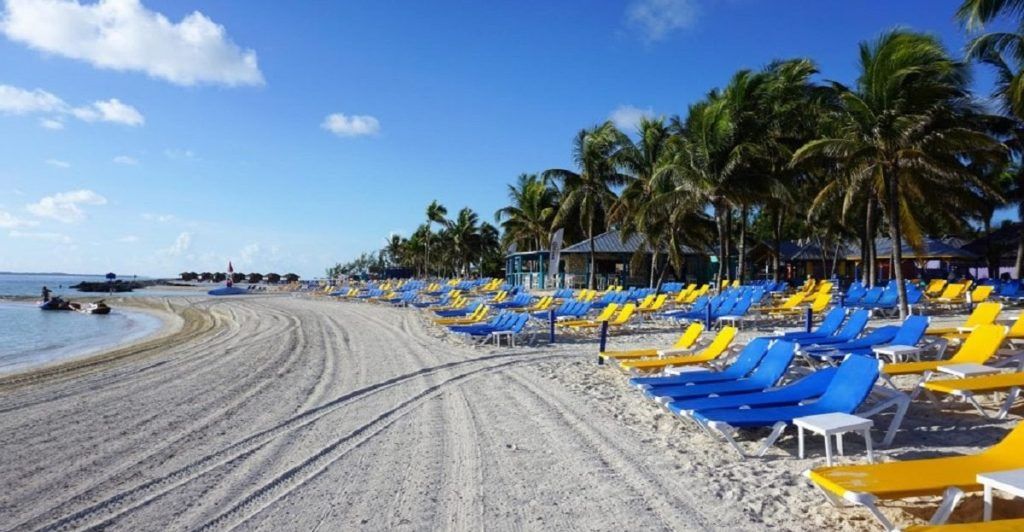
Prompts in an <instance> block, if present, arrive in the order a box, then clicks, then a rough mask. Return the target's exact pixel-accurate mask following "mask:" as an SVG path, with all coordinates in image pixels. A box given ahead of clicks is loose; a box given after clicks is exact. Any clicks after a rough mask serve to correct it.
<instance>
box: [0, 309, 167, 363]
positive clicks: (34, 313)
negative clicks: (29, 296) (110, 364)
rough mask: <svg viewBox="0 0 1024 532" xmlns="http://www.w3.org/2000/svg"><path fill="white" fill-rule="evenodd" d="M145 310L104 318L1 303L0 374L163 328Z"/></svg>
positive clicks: (82, 352)
mask: <svg viewBox="0 0 1024 532" xmlns="http://www.w3.org/2000/svg"><path fill="white" fill-rule="evenodd" d="M161 324H162V323H161V321H160V320H159V319H158V318H155V317H153V316H151V315H149V314H145V313H142V312H132V311H125V310H121V309H114V311H113V312H111V313H110V314H108V315H106V316H94V315H89V314H81V313H78V312H67V311H44V310H40V309H39V308H37V307H36V306H35V305H34V304H31V303H3V302H0V374H4V373H12V372H17V371H23V370H26V369H30V368H32V367H35V366H40V365H44V364H48V363H51V362H56V361H60V360H65V359H68V358H73V357H79V356H83V355H87V354H91V353H95V352H98V351H101V350H103V349H105V348H109V347H112V346H115V345H117V344H120V343H124V342H130V341H133V340H137V339H139V338H142V337H144V336H146V335H149V334H152V333H154V332H156V331H157V330H159V328H160V326H161Z"/></svg>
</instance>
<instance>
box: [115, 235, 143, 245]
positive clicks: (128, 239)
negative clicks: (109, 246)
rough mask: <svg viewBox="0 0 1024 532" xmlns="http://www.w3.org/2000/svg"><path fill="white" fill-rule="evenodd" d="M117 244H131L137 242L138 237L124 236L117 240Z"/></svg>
mask: <svg viewBox="0 0 1024 532" xmlns="http://www.w3.org/2000/svg"><path fill="white" fill-rule="evenodd" d="M117 241H118V242H124V243H126V244H132V243H135V242H138V241H139V237H137V236H135V235H125V236H122V237H121V238H118V239H117Z"/></svg>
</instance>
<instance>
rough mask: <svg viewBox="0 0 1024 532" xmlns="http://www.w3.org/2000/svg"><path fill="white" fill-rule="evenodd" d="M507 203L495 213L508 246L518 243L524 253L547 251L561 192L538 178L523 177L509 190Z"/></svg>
mask: <svg viewBox="0 0 1024 532" xmlns="http://www.w3.org/2000/svg"><path fill="white" fill-rule="evenodd" d="M508 200H509V205H508V206H507V207H503V208H501V209H499V210H498V212H496V213H494V219H495V221H497V222H498V223H500V224H501V228H502V229H503V230H504V240H505V244H511V243H513V242H516V243H518V244H519V245H520V246H522V249H521V250H526V249H533V250H540V249H545V248H547V246H548V244H549V242H548V240H549V239H550V231H551V222H552V220H554V217H555V213H556V212H557V211H558V191H557V190H556V189H555V188H554V187H552V186H551V184H550V183H549V182H548V181H547V180H546V179H544V178H542V177H540V176H538V175H537V174H520V175H519V178H518V179H517V180H516V184H515V185H509V186H508Z"/></svg>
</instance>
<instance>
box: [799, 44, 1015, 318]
mask: <svg viewBox="0 0 1024 532" xmlns="http://www.w3.org/2000/svg"><path fill="white" fill-rule="evenodd" d="M966 86H967V72H966V67H965V65H964V64H963V63H961V62H957V61H954V60H953V59H952V58H951V57H950V56H949V54H948V53H947V51H946V50H945V49H944V48H943V47H942V44H941V43H940V42H939V41H938V40H937V39H936V38H935V37H932V36H929V35H924V34H919V33H913V32H910V31H907V30H894V31H891V32H888V33H885V34H883V35H882V36H881V37H880V38H879V39H878V40H876V41H874V42H872V43H862V44H861V47H860V76H859V77H858V79H857V84H856V86H855V87H854V88H848V87H845V86H842V85H839V84H834V90H835V92H836V96H837V100H838V101H839V104H840V110H839V114H838V117H837V120H838V121H839V124H840V128H839V133H838V134H837V135H835V136H833V137H829V138H821V139H818V140H814V141H811V142H809V143H807V144H806V145H804V146H803V147H801V148H800V149H799V150H798V151H797V152H796V153H795V154H794V157H793V163H794V164H795V165H799V164H801V163H803V162H806V161H809V160H813V159H818V160H819V161H823V162H825V163H826V164H836V165H838V166H839V167H840V168H841V171H842V173H843V176H844V177H843V179H841V180H834V181H832V182H831V183H829V184H828V185H826V187H825V189H823V191H822V193H826V191H827V192H832V191H833V189H835V188H837V187H843V186H845V187H846V189H847V190H849V191H851V192H848V193H847V196H848V197H851V198H852V196H850V194H852V193H853V191H859V190H862V189H864V190H867V192H868V194H870V195H871V196H874V197H875V198H877V199H878V203H879V205H880V206H881V209H882V212H883V213H884V214H885V216H886V218H887V222H888V226H889V237H890V239H891V240H892V243H893V273H894V277H895V279H896V284H897V290H898V293H899V307H900V316H901V317H905V316H906V315H907V299H906V287H905V283H904V279H903V269H902V266H901V263H902V259H903V253H902V244H903V240H904V238H905V237H906V238H907V239H908V241H909V242H910V243H911V244H916V245H920V242H921V238H922V237H921V229H920V224H919V223H918V218H917V216H916V210H917V209H916V207H915V204H921V203H924V202H926V201H931V200H933V199H934V198H936V197H940V195H937V194H935V192H936V191H937V190H948V189H949V187H950V186H952V185H957V184H963V183H972V184H974V185H975V186H984V185H983V184H982V183H980V182H978V180H977V179H975V176H974V175H972V174H971V173H970V172H969V171H967V169H966V168H965V167H964V165H963V164H962V160H963V158H965V157H979V158H980V157H987V156H992V155H995V154H999V153H1000V151H1001V144H1000V143H999V142H997V141H996V140H994V139H993V138H992V137H990V136H988V135H987V134H985V133H983V132H979V131H976V130H972V129H969V128H966V127H963V126H962V125H961V119H962V118H963V116H964V115H965V114H969V113H971V112H974V111H975V110H974V109H973V108H972V107H971V104H970V102H969V101H968V98H967V88H966ZM926 195H927V198H928V199H927V200H926ZM819 197H821V194H819Z"/></svg>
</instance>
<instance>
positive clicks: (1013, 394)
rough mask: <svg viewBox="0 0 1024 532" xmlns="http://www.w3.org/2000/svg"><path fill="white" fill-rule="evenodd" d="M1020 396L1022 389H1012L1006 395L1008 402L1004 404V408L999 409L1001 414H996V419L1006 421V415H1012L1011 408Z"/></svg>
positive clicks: (1015, 387)
mask: <svg viewBox="0 0 1024 532" xmlns="http://www.w3.org/2000/svg"><path fill="white" fill-rule="evenodd" d="M1019 396H1020V388H1019V387H1017V386H1014V387H1013V388H1010V391H1009V392H1008V393H1007V394H1006V401H1005V402H1004V403H1003V407H1002V408H1000V409H999V413H998V414H996V419H1006V415H1007V414H1009V413H1010V407H1011V406H1013V403H1014V402H1015V401H1016V400H1017V397H1019Z"/></svg>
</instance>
